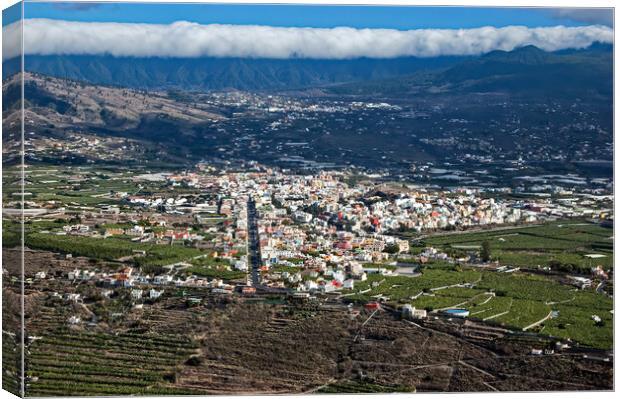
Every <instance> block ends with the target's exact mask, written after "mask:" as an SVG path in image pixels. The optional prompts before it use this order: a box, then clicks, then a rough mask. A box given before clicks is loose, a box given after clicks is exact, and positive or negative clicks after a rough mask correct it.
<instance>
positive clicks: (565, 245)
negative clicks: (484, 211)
mask: <svg viewBox="0 0 620 399" xmlns="http://www.w3.org/2000/svg"><path fill="white" fill-rule="evenodd" d="M612 236H613V229H611V228H606V227H602V226H600V225H598V224H593V223H588V222H584V221H580V220H564V221H557V222H552V223H547V224H544V225H539V226H527V227H522V228H511V229H503V230H495V231H483V232H463V233H459V234H448V235H436V236H432V237H428V238H425V239H424V241H423V243H424V244H425V245H427V246H433V247H436V248H441V249H443V250H447V251H463V250H466V249H467V248H468V247H471V248H474V250H475V248H476V247H478V246H480V245H481V244H482V243H483V242H484V241H487V242H489V244H490V247H491V258H492V259H494V260H495V259H497V260H499V262H500V263H501V264H505V265H509V266H520V267H537V266H549V265H551V266H554V267H556V268H558V267H559V268H562V269H565V270H567V271H570V270H588V269H589V268H590V267H591V266H595V265H599V264H600V265H602V266H603V267H604V268H606V269H610V268H611V267H613V239H612ZM586 254H600V255H604V256H605V257H603V258H599V259H594V260H590V259H588V258H586V257H584V255H586Z"/></svg>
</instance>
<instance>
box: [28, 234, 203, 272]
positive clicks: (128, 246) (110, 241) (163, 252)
mask: <svg viewBox="0 0 620 399" xmlns="http://www.w3.org/2000/svg"><path fill="white" fill-rule="evenodd" d="M26 246H28V247H29V248H32V249H44V250H48V251H53V252H61V253H70V254H73V255H77V256H85V257H89V258H97V259H105V260H113V259H117V258H120V257H124V256H130V255H132V254H134V251H145V252H146V256H137V257H134V258H133V260H132V262H133V263H134V264H135V265H137V266H140V267H143V268H146V269H148V268H154V267H155V268H157V267H161V266H164V265H168V264H172V263H176V262H180V261H183V260H189V259H191V258H193V257H196V256H200V255H202V254H204V252H202V251H200V250H198V249H195V248H188V247H182V246H171V245H157V244H136V243H133V242H130V241H127V240H123V239H118V238H91V237H76V236H66V235H55V234H43V233H31V234H28V235H27V236H26Z"/></svg>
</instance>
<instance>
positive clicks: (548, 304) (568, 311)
mask: <svg viewBox="0 0 620 399" xmlns="http://www.w3.org/2000/svg"><path fill="white" fill-rule="evenodd" d="M463 283H467V284H463ZM346 298H347V299H349V300H353V301H371V300H378V299H383V300H386V301H388V302H391V303H393V304H394V305H398V304H403V303H410V304H412V305H413V306H415V307H416V308H419V309H427V310H429V311H433V310H435V311H438V310H443V309H447V308H465V309H468V310H469V311H470V317H472V318H476V319H480V320H483V321H485V322H488V323H491V324H498V325H501V326H502V327H506V328H510V329H514V330H527V331H533V332H540V333H542V334H546V335H552V336H557V337H563V338H571V339H572V340H574V341H577V342H579V343H580V344H582V345H585V346H590V347H594V348H602V349H609V348H611V347H612V344H613V328H612V325H613V315H612V313H611V312H610V311H611V310H612V309H613V301H612V299H611V298H609V297H608V296H606V295H605V294H599V293H596V292H595V291H594V290H593V289H590V290H577V289H576V288H574V287H572V286H568V285H563V284H560V283H559V282H557V281H555V280H551V279H550V278H547V277H544V276H539V275H530V274H525V273H496V272H489V271H480V270H471V269H463V270H458V269H454V270H450V269H446V268H441V269H434V268H433V267H426V268H423V269H422V274H421V276H419V277H406V276H379V275H373V276H370V277H369V278H368V280H367V281H365V282H364V283H363V284H358V285H356V286H355V290H354V291H353V293H352V295H347V296H346ZM595 315H596V316H599V317H600V318H601V320H602V322H601V323H596V322H595V321H594V320H593V316H595Z"/></svg>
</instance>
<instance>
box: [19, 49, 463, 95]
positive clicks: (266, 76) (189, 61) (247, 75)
mask: <svg viewBox="0 0 620 399" xmlns="http://www.w3.org/2000/svg"><path fill="white" fill-rule="evenodd" d="M465 59H466V58H465V57H437V58H415V57H403V58H394V59H370V58H360V59H351V60H314V59H282V60H280V59H250V58H154V57H153V58H132V57H122V58H118V57H112V56H74V55H69V56H28V57H26V61H25V65H26V70H27V71H30V72H37V73H42V74H45V75H51V76H56V77H59V78H67V79H73V80H81V81H87V82H90V83H94V84H104V85H119V86H124V87H131V88H140V89H161V88H177V89H185V90H224V89H238V90H279V89H291V88H302V87H310V86H324V85H330V84H337V83H343V82H354V81H365V80H375V79H384V78H389V77H394V76H402V75H406V74H411V73H413V72H416V71H419V70H428V69H437V68H445V67H449V66H453V65H456V64H457V63H459V62H462V61H464V60H465ZM12 62H14V61H12Z"/></svg>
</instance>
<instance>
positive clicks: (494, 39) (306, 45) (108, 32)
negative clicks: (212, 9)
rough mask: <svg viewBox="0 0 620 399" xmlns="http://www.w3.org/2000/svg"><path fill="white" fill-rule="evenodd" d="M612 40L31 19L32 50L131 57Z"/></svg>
mask: <svg viewBox="0 0 620 399" xmlns="http://www.w3.org/2000/svg"><path fill="white" fill-rule="evenodd" d="M18 24H19V23H14V24H11V25H7V26H5V27H3V30H4V35H5V37H4V43H3V59H8V58H12V57H15V56H17V55H19V46H15V43H18V42H19V25H18ZM595 41H599V42H604V43H612V42H613V30H612V29H611V28H609V27H607V26H601V25H593V26H580V27H565V26H555V27H542V28H528V27H524V26H508V27H502V28H495V27H482V28H475V29H416V30H409V31H399V30H394V29H354V28H348V27H339V28H330V29H321V28H283V27H272V26H254V25H217V24H213V25H200V24H196V23H191V22H184V21H181V22H175V23H173V24H170V25H157V24H133V23H110V22H105V23H100V22H71V21H61V20H51V19H27V20H25V21H24V48H25V51H26V55H29V54H37V55H52V54H57V55H60V54H64V55H67V54H73V55H79V54H81V55H101V54H110V55H114V56H119V57H120V56H130V57H201V56H208V57H250V58H280V59H282V58H294V57H297V58H322V59H349V58H357V57H370V58H393V57H401V56H416V57H434V56H440V55H476V54H482V53H486V52H489V51H492V50H506V51H509V50H512V49H514V48H517V47H521V46H525V45H530V44H531V45H534V46H537V47H539V48H541V49H543V50H547V51H555V50H560V49H565V48H584V47H587V46H589V45H590V44H592V43H593V42H595Z"/></svg>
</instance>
